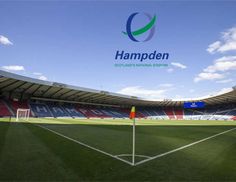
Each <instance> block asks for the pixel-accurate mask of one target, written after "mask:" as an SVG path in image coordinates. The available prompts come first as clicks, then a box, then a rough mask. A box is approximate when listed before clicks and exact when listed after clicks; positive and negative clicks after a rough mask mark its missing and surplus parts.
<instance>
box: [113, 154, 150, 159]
mask: <svg viewBox="0 0 236 182" xmlns="http://www.w3.org/2000/svg"><path fill="white" fill-rule="evenodd" d="M116 156H117V157H129V156H132V154H119V155H116ZM135 156H137V157H143V158H151V157H150V156H147V155H139V154H135Z"/></svg>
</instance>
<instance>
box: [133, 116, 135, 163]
mask: <svg viewBox="0 0 236 182" xmlns="http://www.w3.org/2000/svg"><path fill="white" fill-rule="evenodd" d="M132 164H133V166H134V164H135V118H134V119H133V155H132Z"/></svg>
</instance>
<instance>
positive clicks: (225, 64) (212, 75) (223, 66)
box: [194, 56, 236, 83]
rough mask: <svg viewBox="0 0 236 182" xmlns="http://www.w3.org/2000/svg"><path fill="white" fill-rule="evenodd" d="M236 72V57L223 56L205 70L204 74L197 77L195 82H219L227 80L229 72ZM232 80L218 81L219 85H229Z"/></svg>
mask: <svg viewBox="0 0 236 182" xmlns="http://www.w3.org/2000/svg"><path fill="white" fill-rule="evenodd" d="M232 70H236V56H223V57H221V58H219V59H216V60H215V61H214V62H213V64H212V65H210V66H208V67H207V68H205V69H203V71H202V73H200V74H198V76H197V77H195V79H194V82H198V81H202V80H218V79H222V78H225V76H226V75H227V73H228V72H229V71H232ZM230 80H231V79H227V80H221V81H217V83H228V82H231V81H232V80H231V81H230Z"/></svg>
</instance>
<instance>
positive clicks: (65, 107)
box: [0, 100, 236, 120]
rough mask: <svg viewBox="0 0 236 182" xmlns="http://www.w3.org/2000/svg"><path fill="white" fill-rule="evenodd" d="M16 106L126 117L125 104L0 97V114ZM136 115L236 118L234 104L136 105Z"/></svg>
mask: <svg viewBox="0 0 236 182" xmlns="http://www.w3.org/2000/svg"><path fill="white" fill-rule="evenodd" d="M18 108H25V109H31V116H35V117H73V118H76V117H79V118H129V113H130V109H129V108H113V107H101V106H99V107H97V106H89V105H88V106H85V105H77V104H68V103H67V104H61V103H60V104H59V103H52V102H40V103H35V102H29V104H28V102H27V101H23V102H20V101H12V100H11V101H7V100H6V101H4V100H0V117H3V116H10V115H13V114H16V111H17V109H18ZM136 118H150V119H160V120H165V119H180V120H181V119H186V120H236V106H235V105H232V106H227V105H226V106H225V107H224V106H222V105H221V106H218V107H213V108H212V107H211V108H205V109H181V108H160V107H159V108H143V107H142V108H136Z"/></svg>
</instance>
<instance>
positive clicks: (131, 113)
mask: <svg viewBox="0 0 236 182" xmlns="http://www.w3.org/2000/svg"><path fill="white" fill-rule="evenodd" d="M129 118H130V119H134V118H135V107H134V106H132V109H131V112H130V115H129Z"/></svg>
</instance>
